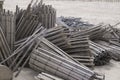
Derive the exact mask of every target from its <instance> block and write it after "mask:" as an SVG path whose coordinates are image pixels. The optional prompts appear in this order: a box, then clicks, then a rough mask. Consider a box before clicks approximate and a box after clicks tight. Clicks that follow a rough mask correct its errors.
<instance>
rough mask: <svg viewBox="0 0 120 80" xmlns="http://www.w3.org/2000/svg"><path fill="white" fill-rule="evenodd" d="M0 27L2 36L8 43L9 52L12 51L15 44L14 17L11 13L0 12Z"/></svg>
mask: <svg viewBox="0 0 120 80" xmlns="http://www.w3.org/2000/svg"><path fill="white" fill-rule="evenodd" d="M0 26H1V28H2V31H3V33H4V36H5V38H6V40H7V42H8V45H9V47H10V49H11V51H13V50H14V42H15V27H16V26H15V16H14V14H13V12H11V11H9V10H8V11H5V10H3V11H1V12H0Z"/></svg>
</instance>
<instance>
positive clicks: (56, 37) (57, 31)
mask: <svg viewBox="0 0 120 80" xmlns="http://www.w3.org/2000/svg"><path fill="white" fill-rule="evenodd" d="M68 36H69V29H68V28H65V27H54V28H51V29H49V30H47V31H46V33H45V34H44V37H45V38H46V39H48V40H49V41H51V42H52V43H53V44H55V45H57V46H58V47H60V48H61V49H64V48H65V47H67V46H68V45H69V44H68V40H67V37H68Z"/></svg>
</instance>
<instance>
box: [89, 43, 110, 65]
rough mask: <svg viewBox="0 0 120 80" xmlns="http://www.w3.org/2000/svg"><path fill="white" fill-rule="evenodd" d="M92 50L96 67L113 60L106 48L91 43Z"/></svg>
mask: <svg viewBox="0 0 120 80" xmlns="http://www.w3.org/2000/svg"><path fill="white" fill-rule="evenodd" d="M90 50H91V53H92V54H93V55H94V58H95V59H94V63H95V65H96V66H100V65H105V64H108V63H109V61H110V60H111V56H110V54H109V51H107V50H106V48H104V47H103V46H101V45H100V44H97V43H95V42H93V41H90Z"/></svg>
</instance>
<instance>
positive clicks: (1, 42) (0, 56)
mask: <svg viewBox="0 0 120 80" xmlns="http://www.w3.org/2000/svg"><path fill="white" fill-rule="evenodd" d="M10 55H11V50H10V47H9V45H8V42H7V40H6V38H5V35H4V33H3V30H2V28H1V26H0V61H3V60H5V59H6V58H8V57H9V56H10ZM11 63H12V59H10V60H9V61H7V62H5V63H4V65H7V66H9V65H10V64H11Z"/></svg>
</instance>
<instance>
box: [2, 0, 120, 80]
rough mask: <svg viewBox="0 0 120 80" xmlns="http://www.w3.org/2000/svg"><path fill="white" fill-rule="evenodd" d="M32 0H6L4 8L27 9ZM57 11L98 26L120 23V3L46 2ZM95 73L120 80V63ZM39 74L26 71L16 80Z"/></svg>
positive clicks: (60, 14) (103, 67)
mask: <svg viewBox="0 0 120 80" xmlns="http://www.w3.org/2000/svg"><path fill="white" fill-rule="evenodd" d="M30 1H31V0H5V4H4V8H6V9H10V10H13V11H15V5H16V4H18V5H19V6H20V7H21V8H26V6H27V4H28V3H29V2H30ZM45 3H46V4H52V5H53V7H55V8H56V10H57V16H72V17H81V18H82V19H83V20H84V21H88V22H89V23H93V24H98V23H100V22H104V23H106V24H108V23H110V24H112V25H114V24H116V23H117V22H119V21H120V3H115V2H114V3H111V2H81V1H45ZM95 71H96V72H99V73H102V74H105V76H106V79H105V80H120V62H116V61H114V60H111V62H110V63H109V64H107V65H105V66H99V67H95ZM36 74H37V73H36V72H34V71H33V70H31V69H26V68H25V69H24V70H23V71H22V73H21V74H20V76H19V77H18V78H15V79H14V80H34V75H36Z"/></svg>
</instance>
